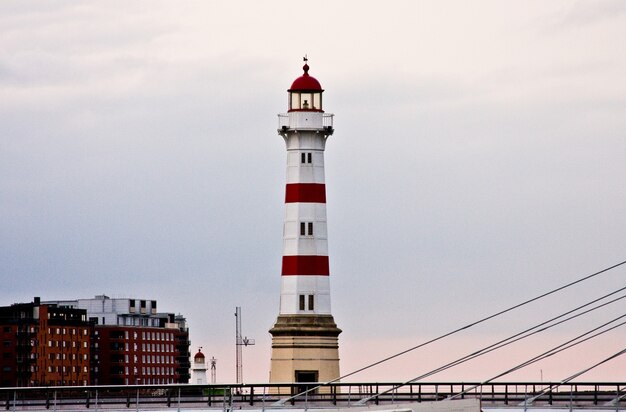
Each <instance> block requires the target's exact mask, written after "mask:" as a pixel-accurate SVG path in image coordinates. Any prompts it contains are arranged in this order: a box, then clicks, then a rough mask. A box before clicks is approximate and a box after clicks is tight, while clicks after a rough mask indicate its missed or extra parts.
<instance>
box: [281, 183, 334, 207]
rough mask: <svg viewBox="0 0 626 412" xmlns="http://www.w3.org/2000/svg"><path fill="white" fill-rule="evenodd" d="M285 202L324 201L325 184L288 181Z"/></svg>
mask: <svg viewBox="0 0 626 412" xmlns="http://www.w3.org/2000/svg"><path fill="white" fill-rule="evenodd" d="M285 203H326V185H324V184H323V183H288V184H287V188H286V190H285Z"/></svg>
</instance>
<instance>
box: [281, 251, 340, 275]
mask: <svg viewBox="0 0 626 412" xmlns="http://www.w3.org/2000/svg"><path fill="white" fill-rule="evenodd" d="M329 274H330V269H329V265H328V256H283V273H282V275H283V276H328V275H329Z"/></svg>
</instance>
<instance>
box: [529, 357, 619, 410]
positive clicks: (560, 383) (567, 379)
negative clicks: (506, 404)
mask: <svg viewBox="0 0 626 412" xmlns="http://www.w3.org/2000/svg"><path fill="white" fill-rule="evenodd" d="M624 353H626V349H622V350H621V351H619V352H617V353H615V354H613V355H611V356H609V357H608V358H605V359H603V360H601V361H600V362H598V363H596V364H595V365H592V366H590V367H588V368H585V369H583V370H581V371H580V372H577V373H575V374H573V375H571V376H569V377H567V378H565V379H563V380H562V381H561V382H559V383H555V384H553V385H550V386H548V387H547V388H546V389H544V390H543V391H541V392H540V393H539V394H538V395H535V396H533V397H532V398H529V399H524V402H523V403H522V405H529V404H532V403H533V402H534V401H536V400H537V399H539V398H540V397H542V396H543V395H545V394H546V393H548V392H551V391H552V389H554V388H558V387H559V386H561V385H563V384H566V383H567V382H569V381H571V380H573V379H575V378H577V377H579V376H580V375H582V374H584V373H587V372H589V371H590V370H592V369H594V368H596V367H598V366H600V365H602V364H605V363H607V362H609V361H611V360H613V359H615V358H617V357H618V356H621V355H623V354H624Z"/></svg>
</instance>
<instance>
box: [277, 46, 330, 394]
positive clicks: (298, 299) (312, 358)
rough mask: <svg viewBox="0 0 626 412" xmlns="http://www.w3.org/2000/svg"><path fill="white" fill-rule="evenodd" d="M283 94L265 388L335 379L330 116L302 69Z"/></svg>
mask: <svg viewBox="0 0 626 412" xmlns="http://www.w3.org/2000/svg"><path fill="white" fill-rule="evenodd" d="M303 70H304V73H303V74H302V76H300V77H298V78H297V79H296V80H295V81H294V82H293V83H292V85H291V87H290V88H289V90H288V93H289V106H288V111H287V113H285V114H279V115H278V118H279V129H278V133H279V134H280V135H281V136H282V137H283V139H284V140H285V144H286V146H287V184H286V189H285V222H284V227H283V258H282V273H281V290H280V310H279V315H278V319H277V321H276V324H275V325H274V327H273V328H272V329H271V330H270V333H271V334H272V363H271V372H270V382H324V381H329V380H332V379H336V378H337V377H339V355H338V339H337V337H338V335H339V334H340V333H341V330H340V329H339V328H337V325H336V324H335V322H334V319H333V317H332V315H331V310H330V277H329V275H330V270H329V263H328V237H327V233H328V231H327V224H326V223H327V222H326V186H325V180H324V149H325V147H326V140H327V139H328V137H329V136H330V135H332V134H333V131H334V129H333V115H332V114H329V113H325V112H324V110H323V105H322V93H323V92H324V90H323V89H322V86H321V85H320V83H319V82H318V81H317V80H316V79H315V78H314V77H312V76H311V75H309V65H308V64H306V58H305V65H304V67H303Z"/></svg>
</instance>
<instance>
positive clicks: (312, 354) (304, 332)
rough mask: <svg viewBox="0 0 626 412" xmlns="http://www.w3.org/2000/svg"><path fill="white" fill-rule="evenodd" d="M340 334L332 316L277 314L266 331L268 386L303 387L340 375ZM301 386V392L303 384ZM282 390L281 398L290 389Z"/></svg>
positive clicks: (324, 389) (324, 390)
mask: <svg viewBox="0 0 626 412" xmlns="http://www.w3.org/2000/svg"><path fill="white" fill-rule="evenodd" d="M340 333H341V329H339V328H338V327H337V324H335V320H334V319H333V316H332V315H279V316H278V319H277V320H276V324H274V327H273V328H272V329H270V334H271V335H272V363H271V371H270V383H303V384H304V383H306V382H328V381H331V380H333V379H337V378H338V377H339V376H340V375H339V340H338V336H339V334H340ZM302 386H303V388H302V389H304V386H305V385H302ZM274 391H275V393H277V394H278V392H279V390H278V389H275V390H274ZM282 391H284V392H285V393H284V394H285V395H287V394H291V389H290V388H285V389H282ZM319 391H320V392H330V389H329V388H320V389H319Z"/></svg>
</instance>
